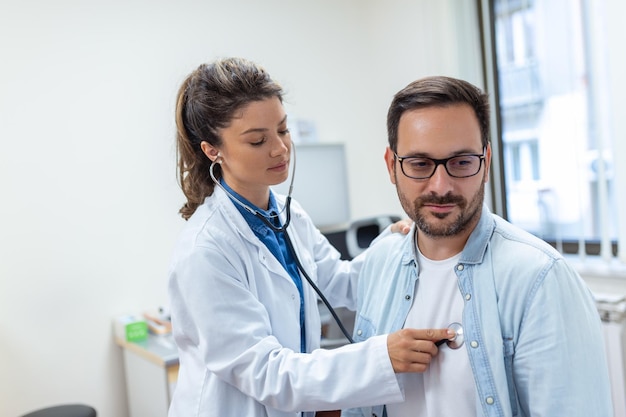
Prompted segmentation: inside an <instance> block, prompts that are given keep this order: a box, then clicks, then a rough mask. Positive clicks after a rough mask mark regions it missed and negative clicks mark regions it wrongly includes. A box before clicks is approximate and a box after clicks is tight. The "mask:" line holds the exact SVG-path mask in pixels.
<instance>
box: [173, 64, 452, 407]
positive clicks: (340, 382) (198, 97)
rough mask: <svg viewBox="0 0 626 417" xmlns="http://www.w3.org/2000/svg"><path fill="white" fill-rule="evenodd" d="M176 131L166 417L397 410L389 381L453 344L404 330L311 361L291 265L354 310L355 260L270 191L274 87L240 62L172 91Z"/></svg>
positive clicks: (281, 149)
mask: <svg viewBox="0 0 626 417" xmlns="http://www.w3.org/2000/svg"><path fill="white" fill-rule="evenodd" d="M176 124H177V153H178V169H179V172H178V174H179V181H180V184H181V188H182V190H183V192H184V194H185V196H186V198H187V202H186V203H185V205H184V206H183V207H182V208H181V210H180V213H181V214H182V216H183V218H184V219H185V220H188V222H187V224H186V227H185V228H184V230H183V231H182V233H181V236H180V239H179V241H178V243H177V245H176V248H175V251H174V256H173V260H172V264H171V267H170V273H169V274H170V277H169V293H170V307H171V313H172V324H173V334H174V338H175V341H176V344H177V345H178V348H179V353H180V370H179V376H178V382H177V387H176V390H175V392H174V396H173V399H172V403H171V407H170V412H169V416H170V417H194V416H197V417H199V416H207V417H208V416H229V415H230V416H247V417H253V416H291V417H295V416H301V415H302V416H313V415H314V412H315V411H316V410H336V409H340V408H349V407H355V406H366V405H373V404H381V403H390V402H398V401H401V400H402V399H403V394H402V390H401V387H400V386H399V384H398V381H397V379H396V375H395V373H396V372H423V371H424V370H425V369H426V367H427V366H428V362H429V361H430V357H431V356H432V355H435V354H436V353H437V348H436V347H435V345H434V343H433V341H436V340H439V339H442V338H445V337H447V336H449V333H447V332H446V330H444V329H431V330H411V329H404V330H402V331H399V332H397V333H394V334H390V335H383V336H379V337H374V338H371V339H368V340H367V341H365V342H363V343H359V344H354V345H347V346H344V347H341V348H338V349H334V350H323V349H319V346H320V328H321V325H320V317H319V312H318V309H317V295H316V293H315V292H314V290H313V289H312V287H311V285H310V284H309V283H308V282H307V281H306V280H304V279H302V274H301V273H299V270H298V266H297V264H296V262H298V261H299V262H300V263H301V265H302V267H303V269H304V271H305V272H306V273H307V274H308V275H309V276H310V277H311V279H312V281H314V282H315V283H316V285H317V286H318V287H319V288H320V289H321V291H322V292H323V293H325V294H326V296H327V299H328V300H329V302H330V303H331V304H332V305H333V306H334V307H339V306H343V307H347V308H350V309H354V308H355V304H354V295H355V293H356V284H357V275H358V271H359V269H360V266H361V263H362V261H361V259H360V258H357V259H355V260H354V261H352V262H347V261H341V260H340V259H339V253H338V252H337V251H336V250H335V249H334V248H333V247H332V246H331V245H330V243H329V242H328V241H327V240H326V238H325V237H324V236H323V235H322V234H321V233H320V232H319V231H318V230H317V229H316V228H315V226H314V225H313V223H312V221H311V219H310V218H309V217H308V215H307V214H306V213H305V212H304V211H303V210H302V207H300V206H299V205H298V203H297V202H296V201H293V202H291V204H289V200H290V198H288V199H285V197H284V196H280V195H276V194H274V193H273V192H272V191H271V190H270V186H271V185H275V184H279V183H282V182H284V181H285V180H286V179H287V177H288V173H289V166H290V162H291V159H290V158H291V146H292V144H291V140H290V136H289V130H288V129H287V116H286V114H285V110H284V108H283V105H282V90H281V87H280V86H279V85H278V84H277V83H276V82H274V81H273V80H272V79H271V78H270V76H269V75H268V73H267V72H266V71H265V70H264V69H263V68H261V67H259V66H258V65H255V64H254V63H252V62H249V61H247V60H244V59H240V58H229V59H223V60H218V61H216V62H213V63H210V64H206V65H201V66H200V67H198V68H197V69H196V70H195V71H193V72H192V73H191V74H190V75H189V76H188V77H187V78H186V79H185V81H184V82H183V84H182V86H181V87H180V90H179V93H178V100H177V106H176ZM320 162H322V161H320ZM329 204H332V202H329ZM289 206H291V207H289ZM394 226H395V228H396V229H398V230H403V232H404V233H406V232H407V231H408V225H406V224H401V223H400V224H396V225H394ZM285 229H286V230H285ZM290 245H291V246H292V247H294V248H295V249H294V251H295V255H296V256H294V254H293V253H292V251H291V250H290V249H289V247H290ZM365 256H366V254H365Z"/></svg>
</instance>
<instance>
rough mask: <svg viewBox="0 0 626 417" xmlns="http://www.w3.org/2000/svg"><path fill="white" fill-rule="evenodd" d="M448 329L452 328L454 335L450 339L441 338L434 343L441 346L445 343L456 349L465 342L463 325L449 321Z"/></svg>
mask: <svg viewBox="0 0 626 417" xmlns="http://www.w3.org/2000/svg"><path fill="white" fill-rule="evenodd" d="M448 330H452V331H453V332H454V337H453V338H452V339H441V340H439V341H438V342H437V343H435V345H437V346H441V345H443V344H444V343H445V344H446V345H447V346H448V347H449V348H450V349H458V348H460V347H461V346H463V343H465V336H464V335H463V325H462V324H461V323H457V322H454V323H450V325H449V326H448Z"/></svg>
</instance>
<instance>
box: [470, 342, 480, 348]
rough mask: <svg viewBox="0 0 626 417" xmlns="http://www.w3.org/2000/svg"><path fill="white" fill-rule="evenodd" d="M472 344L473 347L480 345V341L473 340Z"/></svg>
mask: <svg viewBox="0 0 626 417" xmlns="http://www.w3.org/2000/svg"><path fill="white" fill-rule="evenodd" d="M470 346H471V347H473V348H477V347H478V342H477V341H475V340H472V342H471V343H470Z"/></svg>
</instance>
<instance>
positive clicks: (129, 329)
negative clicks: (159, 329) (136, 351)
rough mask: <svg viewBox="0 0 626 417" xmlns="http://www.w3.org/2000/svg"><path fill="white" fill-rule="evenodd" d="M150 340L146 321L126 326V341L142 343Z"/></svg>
mask: <svg viewBox="0 0 626 417" xmlns="http://www.w3.org/2000/svg"><path fill="white" fill-rule="evenodd" d="M147 338H148V324H147V323H146V322H145V321H136V322H134V323H128V324H127V325H126V341H128V342H140V341H142V340H146V339H147Z"/></svg>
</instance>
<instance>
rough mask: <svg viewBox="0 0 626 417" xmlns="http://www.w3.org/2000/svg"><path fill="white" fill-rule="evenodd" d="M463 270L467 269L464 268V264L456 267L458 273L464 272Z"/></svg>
mask: <svg viewBox="0 0 626 417" xmlns="http://www.w3.org/2000/svg"><path fill="white" fill-rule="evenodd" d="M463 268H465V267H464V266H463V264H458V265H457V266H456V270H457V271H462V270H463Z"/></svg>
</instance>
